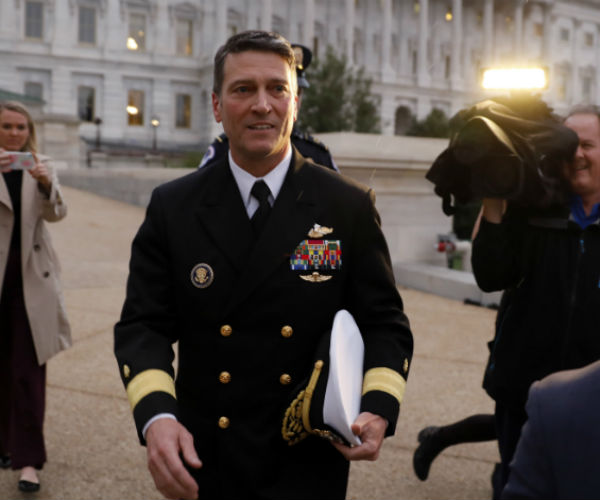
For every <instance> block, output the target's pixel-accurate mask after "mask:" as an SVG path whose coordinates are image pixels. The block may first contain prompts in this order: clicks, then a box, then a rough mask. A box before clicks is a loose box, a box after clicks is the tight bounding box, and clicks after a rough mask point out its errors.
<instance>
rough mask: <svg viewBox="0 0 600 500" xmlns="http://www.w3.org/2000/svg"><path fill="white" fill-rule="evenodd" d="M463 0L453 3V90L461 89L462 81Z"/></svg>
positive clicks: (451, 79)
mask: <svg viewBox="0 0 600 500" xmlns="http://www.w3.org/2000/svg"><path fill="white" fill-rule="evenodd" d="M462 31H463V22H462V0H453V2H452V59H451V60H450V64H451V66H450V82H451V85H452V88H453V89H455V88H460V86H461V80H462V71H461V69H462V43H463V42H462Z"/></svg>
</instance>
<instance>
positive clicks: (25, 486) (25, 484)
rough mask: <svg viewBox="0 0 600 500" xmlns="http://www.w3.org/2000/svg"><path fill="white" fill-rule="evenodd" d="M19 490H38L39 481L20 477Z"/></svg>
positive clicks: (26, 491) (31, 491)
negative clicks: (35, 481)
mask: <svg viewBox="0 0 600 500" xmlns="http://www.w3.org/2000/svg"><path fill="white" fill-rule="evenodd" d="M19 490H21V491H24V492H25V493H34V492H36V491H39V490H40V483H32V482H31V481H27V480H26V479H20V480H19Z"/></svg>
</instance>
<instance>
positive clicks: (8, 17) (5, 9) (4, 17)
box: [0, 2, 25, 40]
mask: <svg viewBox="0 0 600 500" xmlns="http://www.w3.org/2000/svg"><path fill="white" fill-rule="evenodd" d="M19 13H20V16H17V9H15V4H14V3H13V2H0V38H5V39H8V40H18V39H19V38H21V36H20V33H19V29H18V27H19V23H18V22H17V19H19V17H20V19H21V22H23V21H22V20H23V19H24V18H25V4H24V3H21V4H20V9H19Z"/></svg>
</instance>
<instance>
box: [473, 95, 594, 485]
mask: <svg viewBox="0 0 600 500" xmlns="http://www.w3.org/2000/svg"><path fill="white" fill-rule="evenodd" d="M564 124H565V125H566V126H567V127H569V128H570V129H572V130H573V131H575V132H576V133H577V135H578V137H579V145H578V148H577V151H576V153H575V157H574V159H573V160H572V161H571V162H570V163H569V164H566V165H565V166H564V170H563V173H564V176H565V178H566V180H567V181H568V185H569V186H570V196H569V201H568V202H567V203H565V204H563V205H555V206H553V207H550V208H546V209H544V210H534V209H532V208H529V209H526V208H523V206H520V205H517V204H511V203H507V202H506V201H505V200H501V199H489V198H488V199H484V200H483V219H482V221H481V227H480V229H479V233H478V234H477V237H476V238H475V240H474V242H473V253H472V264H473V272H474V275H475V278H476V280H477V283H478V285H479V287H480V288H481V289H482V290H484V291H488V292H489V291H495V290H507V291H508V292H509V293H510V300H509V303H508V306H507V307H505V308H504V309H503V311H502V314H501V317H500V318H498V323H497V325H498V326H497V328H498V331H497V334H496V337H495V342H494V346H493V349H492V352H491V354H490V360H489V363H488V369H487V370H486V375H485V379H484V387H485V389H486V390H487V391H488V393H489V394H490V395H491V396H492V397H493V398H494V400H495V401H496V410H495V416H496V426H497V433H498V443H499V449H500V456H501V460H502V484H503V485H504V484H506V482H507V480H508V470H509V469H508V466H509V463H510V461H511V459H512V457H513V454H514V451H515V448H516V445H517V442H518V440H519V436H520V432H521V427H522V425H523V423H524V422H525V420H526V419H527V415H526V413H525V402H526V399H527V392H528V389H529V386H530V385H531V383H532V382H534V381H535V380H539V379H541V378H543V377H545V376H546V375H548V374H550V373H553V372H556V371H559V370H564V369H570V368H578V367H581V366H584V365H587V364H589V363H591V362H593V361H596V360H598V359H600V336H599V335H598V325H599V324H600V288H599V284H600V283H599V279H600V258H598V257H599V256H600V220H599V210H598V209H599V204H600V108H596V107H585V108H577V109H575V110H574V111H572V112H571V113H570V115H569V116H568V118H567V119H566V120H565V122H564ZM498 494H499V492H495V495H496V496H497V495H498Z"/></svg>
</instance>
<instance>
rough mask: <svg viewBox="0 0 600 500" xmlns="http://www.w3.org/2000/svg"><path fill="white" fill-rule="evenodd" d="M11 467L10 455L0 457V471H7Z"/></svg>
mask: <svg viewBox="0 0 600 500" xmlns="http://www.w3.org/2000/svg"><path fill="white" fill-rule="evenodd" d="M11 465H12V460H11V459H10V455H0V469H8V468H9V467H10V466H11Z"/></svg>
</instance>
